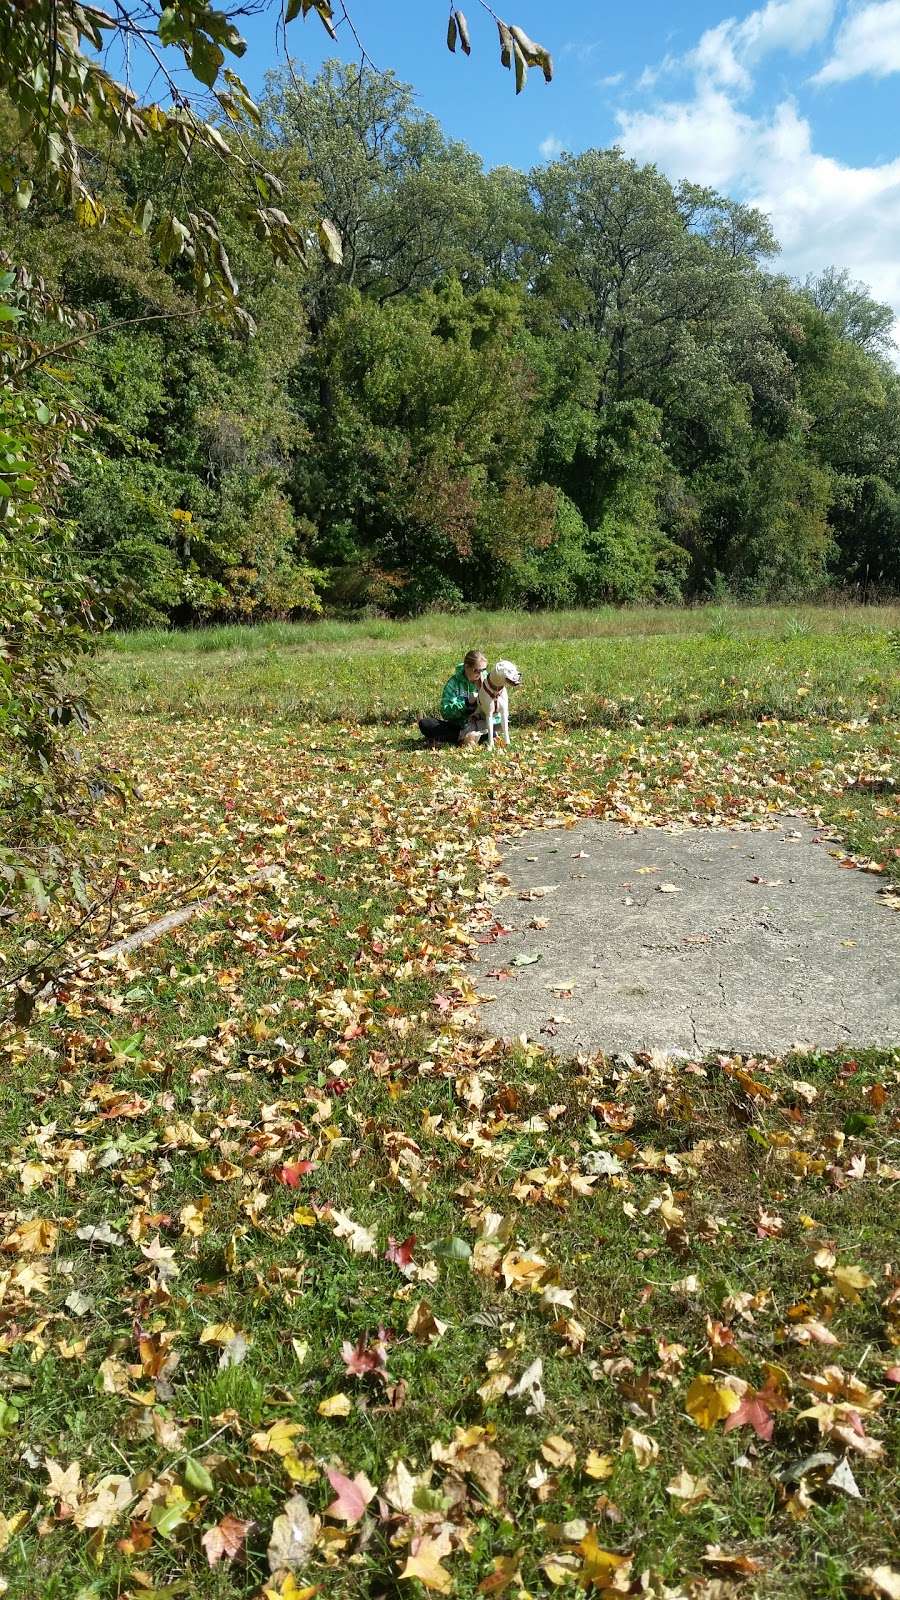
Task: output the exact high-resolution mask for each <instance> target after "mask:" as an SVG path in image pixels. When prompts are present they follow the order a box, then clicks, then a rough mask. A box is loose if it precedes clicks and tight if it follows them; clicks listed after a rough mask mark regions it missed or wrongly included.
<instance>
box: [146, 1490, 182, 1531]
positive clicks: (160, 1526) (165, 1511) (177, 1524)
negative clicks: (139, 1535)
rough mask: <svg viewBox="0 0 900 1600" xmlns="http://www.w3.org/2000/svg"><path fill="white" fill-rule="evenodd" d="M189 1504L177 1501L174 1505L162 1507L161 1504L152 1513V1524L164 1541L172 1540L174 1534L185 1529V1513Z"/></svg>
mask: <svg viewBox="0 0 900 1600" xmlns="http://www.w3.org/2000/svg"><path fill="white" fill-rule="evenodd" d="M187 1504H188V1502H187V1501H186V1500H185V1501H183V1502H181V1501H178V1500H176V1501H175V1502H174V1504H173V1505H170V1506H166V1505H161V1504H159V1502H157V1504H156V1505H155V1506H154V1507H153V1509H152V1510H151V1512H150V1522H151V1524H152V1526H153V1527H154V1528H155V1529H156V1531H157V1533H158V1534H159V1535H160V1538H162V1539H171V1537H172V1535H173V1533H176V1532H177V1531H178V1529H179V1528H181V1527H183V1525H184V1523H185V1522H187V1517H186V1515H185V1511H186V1508H187Z"/></svg>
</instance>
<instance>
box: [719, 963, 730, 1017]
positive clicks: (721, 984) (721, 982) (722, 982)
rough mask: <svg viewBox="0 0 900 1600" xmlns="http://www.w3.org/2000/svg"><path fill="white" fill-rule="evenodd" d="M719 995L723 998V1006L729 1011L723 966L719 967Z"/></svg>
mask: <svg viewBox="0 0 900 1600" xmlns="http://www.w3.org/2000/svg"><path fill="white" fill-rule="evenodd" d="M719 993H720V995H721V996H722V1004H723V1006H724V1007H725V1009H726V1011H727V1010H728V996H727V994H726V993H725V980H724V978H723V977H722V968H721V966H720V967H719Z"/></svg>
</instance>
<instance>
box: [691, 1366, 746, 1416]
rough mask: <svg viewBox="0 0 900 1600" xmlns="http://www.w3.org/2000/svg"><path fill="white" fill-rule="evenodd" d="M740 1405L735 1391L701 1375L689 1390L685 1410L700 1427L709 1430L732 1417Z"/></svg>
mask: <svg viewBox="0 0 900 1600" xmlns="http://www.w3.org/2000/svg"><path fill="white" fill-rule="evenodd" d="M740 1403H741V1402H740V1400H739V1399H738V1397H737V1395H736V1394H735V1392H734V1390H733V1389H729V1388H728V1386H727V1385H726V1384H724V1383H716V1380H715V1378H710V1377H707V1376H706V1375H705V1374H702V1373H701V1374H700V1375H699V1376H698V1377H696V1378H695V1379H694V1381H693V1383H692V1384H691V1386H690V1388H689V1389H688V1392H687V1397H686V1399H685V1410H686V1412H687V1414H688V1416H689V1417H693V1419H694V1421H695V1422H696V1423H697V1425H698V1427H700V1428H706V1429H709V1428H712V1427H715V1424H716V1423H717V1422H724V1420H725V1418H726V1417H730V1416H731V1413H732V1412H733V1411H737V1409H738V1407H739V1405H740Z"/></svg>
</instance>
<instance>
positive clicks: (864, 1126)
mask: <svg viewBox="0 0 900 1600" xmlns="http://www.w3.org/2000/svg"><path fill="white" fill-rule="evenodd" d="M874 1126H875V1118H874V1117H873V1116H870V1115H869V1113H868V1112H867V1111H851V1112H850V1115H849V1116H848V1117H847V1118H845V1121H844V1132H845V1133H846V1134H854V1133H868V1131H869V1129H870V1128H874Z"/></svg>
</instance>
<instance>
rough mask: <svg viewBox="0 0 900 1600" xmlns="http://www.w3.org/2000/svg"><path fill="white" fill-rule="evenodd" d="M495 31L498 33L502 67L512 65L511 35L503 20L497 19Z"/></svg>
mask: <svg viewBox="0 0 900 1600" xmlns="http://www.w3.org/2000/svg"><path fill="white" fill-rule="evenodd" d="M497 32H498V33H499V35H500V61H501V64H502V65H503V66H504V67H511V66H512V58H513V50H514V48H515V45H514V42H513V36H512V34H511V33H510V31H509V29H508V27H507V26H506V23H505V22H501V21H500V20H499V18H498V20H497Z"/></svg>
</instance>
